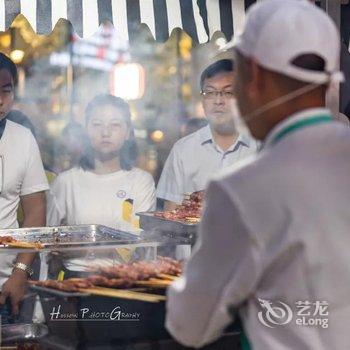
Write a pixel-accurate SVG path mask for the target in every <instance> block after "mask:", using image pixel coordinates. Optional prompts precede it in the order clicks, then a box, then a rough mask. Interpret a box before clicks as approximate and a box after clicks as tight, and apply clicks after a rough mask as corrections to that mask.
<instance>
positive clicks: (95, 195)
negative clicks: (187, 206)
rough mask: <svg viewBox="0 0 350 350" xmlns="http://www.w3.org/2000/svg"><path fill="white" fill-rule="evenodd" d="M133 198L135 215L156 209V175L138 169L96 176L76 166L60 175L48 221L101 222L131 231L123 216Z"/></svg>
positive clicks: (50, 200)
mask: <svg viewBox="0 0 350 350" xmlns="http://www.w3.org/2000/svg"><path fill="white" fill-rule="evenodd" d="M127 199H130V200H132V202H133V204H132V215H133V216H134V218H136V216H135V213H137V212H141V211H150V210H154V209H155V204H156V196H155V186H154V180H153V177H152V176H151V175H150V174H149V173H147V172H145V171H143V170H141V169H138V168H133V169H132V170H130V171H126V170H120V171H117V172H115V173H111V174H104V175H97V174H95V173H93V172H91V171H85V170H83V169H82V168H80V167H79V168H77V167H75V168H73V169H70V170H68V171H65V172H63V173H61V174H60V175H58V177H57V178H56V179H55V181H54V182H53V183H52V186H51V195H50V196H49V199H48V210H47V223H48V225H50V226H55V225H62V224H67V225H79V224H100V225H105V226H109V227H113V228H116V229H120V230H131V229H132V227H133V226H132V224H131V223H130V222H127V221H125V220H124V219H123V203H124V202H125V201H126V200H127Z"/></svg>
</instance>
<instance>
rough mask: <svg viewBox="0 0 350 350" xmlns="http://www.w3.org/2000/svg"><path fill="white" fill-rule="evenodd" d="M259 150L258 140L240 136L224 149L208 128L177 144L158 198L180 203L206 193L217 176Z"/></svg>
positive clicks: (169, 159) (161, 180) (158, 190)
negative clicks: (198, 193) (216, 141)
mask: <svg viewBox="0 0 350 350" xmlns="http://www.w3.org/2000/svg"><path fill="white" fill-rule="evenodd" d="M256 150H257V143H256V141H254V140H251V139H248V138H246V137H242V136H241V135H240V136H239V137H238V138H237V140H236V142H235V143H234V144H233V145H232V146H231V147H230V148H229V149H228V150H226V151H223V150H221V149H220V147H218V146H217V145H216V144H215V142H214V140H213V137H212V133H211V130H210V127H209V125H207V126H205V127H204V128H201V129H199V130H198V131H196V132H194V133H192V134H190V135H188V136H186V137H183V138H182V139H180V140H178V141H177V142H176V143H175V145H174V146H173V148H172V150H171V152H170V154H169V157H168V159H167V161H166V162H165V165H164V168H163V171H162V175H161V177H160V179H159V182H158V186H157V197H158V198H162V199H165V200H168V201H171V202H175V203H179V204H180V203H181V202H182V200H183V195H184V193H192V192H195V191H200V190H204V189H205V188H206V186H207V184H208V182H209V180H210V178H211V177H212V176H213V175H214V174H216V173H217V172H218V171H220V170H221V169H223V168H225V167H227V166H230V165H232V164H234V163H236V162H237V161H239V160H241V159H243V158H245V157H247V156H248V155H251V154H253V153H255V151H256Z"/></svg>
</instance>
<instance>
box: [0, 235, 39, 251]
mask: <svg viewBox="0 0 350 350" xmlns="http://www.w3.org/2000/svg"><path fill="white" fill-rule="evenodd" d="M0 245H4V246H7V247H12V248H32V249H41V248H43V245H42V244H41V243H40V242H24V241H19V240H17V239H15V238H13V237H12V236H0Z"/></svg>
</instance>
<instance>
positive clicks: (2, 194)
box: [0, 53, 48, 323]
mask: <svg viewBox="0 0 350 350" xmlns="http://www.w3.org/2000/svg"><path fill="white" fill-rule="evenodd" d="M16 81H17V68H16V66H15V64H14V63H13V62H12V61H11V60H10V59H9V58H8V57H6V56H5V55H4V54H2V53H0V229H9V228H17V227H18V222H17V209H18V205H19V203H21V206H22V209H23V214H24V220H23V224H22V226H23V227H34V226H35V227H38V226H45V206H46V203H45V191H46V190H48V184H47V180H46V176H45V172H44V168H43V164H42V161H41V157H40V153H39V148H38V145H37V143H36V141H35V139H34V136H33V135H32V133H31V131H30V130H29V129H28V128H26V127H24V126H22V125H19V124H17V123H14V122H12V121H11V120H8V119H7V116H8V114H9V112H10V111H11V108H12V106H13V102H14V89H15V83H16ZM34 257H35V255H34V254H24V253H22V254H19V255H17V256H16V255H15V254H1V255H0V288H1V295H0V304H1V305H2V306H0V314H1V316H2V323H6V322H8V321H11V319H10V318H9V317H8V316H9V313H10V312H11V310H9V308H8V305H9V304H5V302H6V300H7V301H11V304H12V312H13V314H18V311H19V303H20V301H21V299H22V298H23V296H24V293H25V287H26V282H27V279H28V277H30V276H31V275H32V274H33V270H32V269H31V267H30V266H31V264H32V262H33V260H34Z"/></svg>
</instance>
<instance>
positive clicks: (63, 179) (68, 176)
mask: <svg viewBox="0 0 350 350" xmlns="http://www.w3.org/2000/svg"><path fill="white" fill-rule="evenodd" d="M83 172H84V171H83V170H82V169H81V168H80V167H73V168H71V169H68V170H65V171H62V172H61V173H59V174H58V175H57V177H56V179H55V180H54V182H55V183H67V182H69V181H71V180H73V179H75V178H76V177H81V176H82V175H83Z"/></svg>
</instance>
